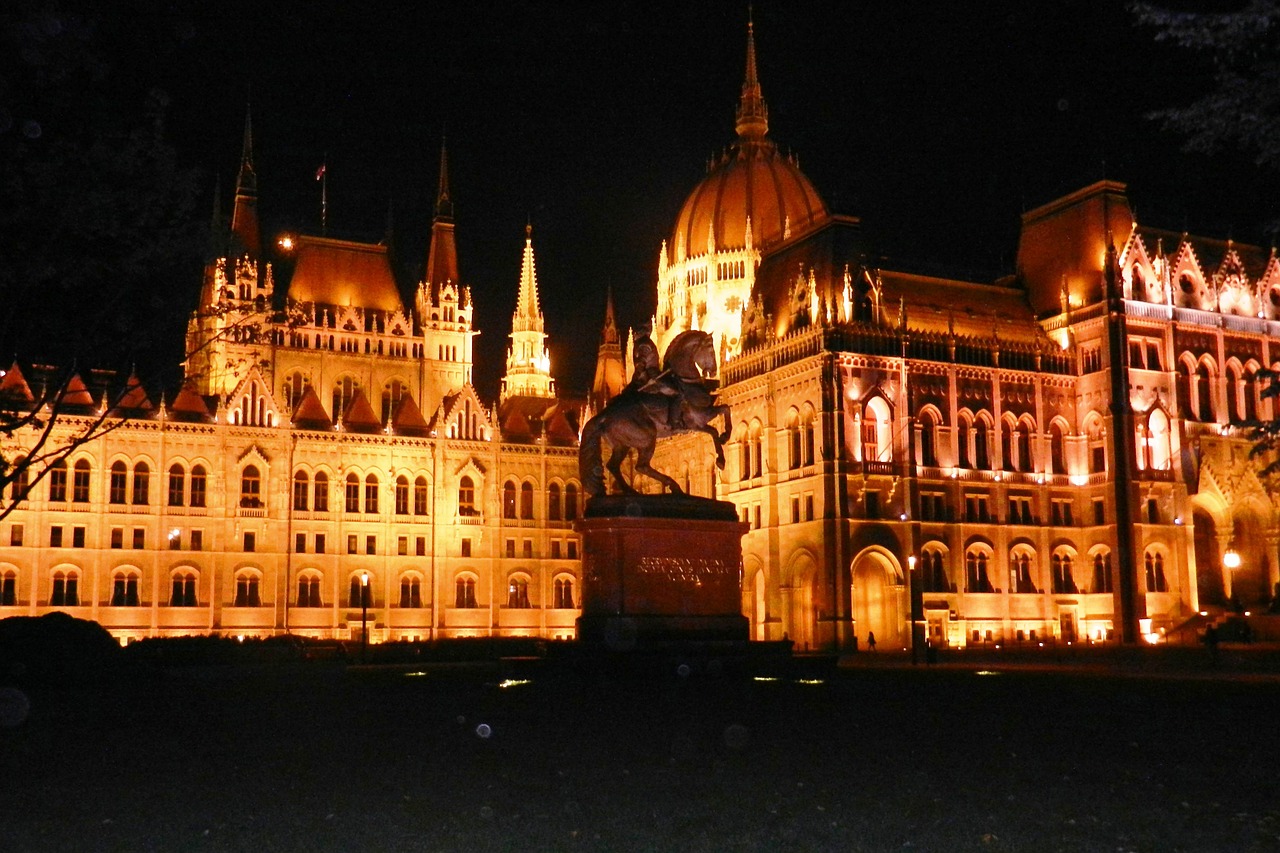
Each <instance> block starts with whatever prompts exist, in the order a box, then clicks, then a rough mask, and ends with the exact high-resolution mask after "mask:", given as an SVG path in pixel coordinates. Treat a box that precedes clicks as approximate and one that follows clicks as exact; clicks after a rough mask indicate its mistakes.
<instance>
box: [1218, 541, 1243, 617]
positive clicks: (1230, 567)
mask: <svg viewBox="0 0 1280 853" xmlns="http://www.w3.org/2000/svg"><path fill="white" fill-rule="evenodd" d="M1222 566H1223V568H1225V569H1227V576H1226V577H1225V578H1223V580H1224V581H1225V582H1226V587H1227V604H1228V605H1232V603H1233V602H1234V601H1235V600H1236V578H1235V570H1236V569H1238V568H1240V552H1239V551H1237V550H1236V549H1235V548H1231V547H1228V548H1227V552H1226V553H1225V554H1223V555H1222Z"/></svg>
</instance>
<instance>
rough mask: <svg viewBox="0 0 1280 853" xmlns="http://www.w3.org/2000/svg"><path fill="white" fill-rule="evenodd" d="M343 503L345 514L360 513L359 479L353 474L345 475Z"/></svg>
mask: <svg viewBox="0 0 1280 853" xmlns="http://www.w3.org/2000/svg"><path fill="white" fill-rule="evenodd" d="M343 503H344V504H345V509H346V511H347V512H350V513H355V512H359V511H360V478H359V477H358V476H356V474H355V473H354V472H352V473H349V474H347V481H346V485H345V489H344V490H343Z"/></svg>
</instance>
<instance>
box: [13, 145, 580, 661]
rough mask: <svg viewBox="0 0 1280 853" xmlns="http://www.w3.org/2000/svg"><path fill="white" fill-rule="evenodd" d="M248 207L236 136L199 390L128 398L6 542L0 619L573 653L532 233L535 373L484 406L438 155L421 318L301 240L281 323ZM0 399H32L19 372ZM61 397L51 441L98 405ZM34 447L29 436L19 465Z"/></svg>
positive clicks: (569, 572)
mask: <svg viewBox="0 0 1280 853" xmlns="http://www.w3.org/2000/svg"><path fill="white" fill-rule="evenodd" d="M256 199H257V186H256V177H255V175H254V170H253V161H252V147H251V141H250V135H249V132H248V129H247V128H246V134H245V147H244V156H243V160H242V164H241V169H240V177H239V181H238V186H237V193H236V199H235V207H234V213H233V216H232V222H231V228H230V235H229V236H230V239H229V249H228V250H227V252H226V253H224V254H223V255H222V256H221V257H218V258H217V259H215V260H213V261H212V262H210V263H209V264H208V266H207V268H206V273H205V281H204V287H203V289H202V291H201V294H200V297H199V305H198V307H197V310H196V311H195V312H194V313H193V315H192V318H191V321H190V325H189V329H188V334H187V354H188V358H187V362H186V368H187V377H188V379H187V385H186V387H185V388H184V390H183V391H182V392H181V393H180V394H177V395H176V396H174V397H172V398H171V399H167V400H164V401H163V402H160V403H153V402H152V400H151V399H150V398H149V397H148V395H147V393H146V391H145V390H144V389H142V388H138V389H136V391H135V392H133V393H131V394H130V395H129V397H128V398H127V399H126V400H123V401H121V403H120V405H119V408H120V409H121V410H124V411H123V412H122V414H125V415H126V416H127V420H125V422H124V423H123V425H121V426H120V427H119V428H117V429H114V430H112V431H110V432H109V433H107V434H106V435H104V436H102V437H101V438H98V439H96V440H93V441H90V442H88V443H86V444H84V445H83V446H82V447H80V448H78V449H77V450H76V451H75V452H74V453H72V454H71V455H70V456H69V457H68V458H67V459H66V462H65V467H63V466H60V467H59V468H57V469H55V470H53V471H51V472H50V474H49V475H48V476H47V477H46V478H45V479H44V480H42V481H41V482H40V483H38V484H36V485H34V486H33V487H32V488H31V491H30V492H29V495H28V498H27V500H26V501H25V502H23V503H22V504H21V505H20V506H19V507H18V508H17V509H16V510H15V511H14V512H12V513H11V514H10V515H9V517H8V518H7V519H6V520H5V523H4V524H3V525H0V528H3V529H2V530H0V536H2V537H3V539H2V540H0V541H2V543H3V546H2V547H0V594H2V595H0V616H9V615H35V614H39V613H43V612H46V611H48V610H50V609H59V610H65V611H66V612H68V613H71V614H73V615H75V616H80V617H84V618H89V619H94V620H96V621H98V622H100V623H102V624H103V625H104V626H106V628H107V629H108V630H110V631H111V633H112V634H113V635H115V636H117V637H118V638H120V639H121V640H128V639H131V638H140V637H150V636H165V635H177V634H191V633H223V634H230V635H251V636H263V635H269V634H274V633H281V632H285V631H289V632H292V633H295V634H301V635H304V636H313V637H323V638H337V639H349V638H354V637H357V636H359V634H360V631H361V629H362V627H367V630H368V636H369V638H370V640H372V641H374V642H380V641H387V640H400V639H419V640H423V639H430V638H436V637H456V636H480V635H484V636H489V635H496V636H519V635H537V636H544V637H571V636H573V634H574V630H575V628H574V620H575V619H576V617H577V614H578V611H577V610H576V609H575V608H576V605H577V603H578V593H579V592H580V580H579V564H580V560H579V556H578V540H577V537H576V535H575V533H574V531H573V529H572V522H573V519H574V518H575V517H576V516H577V515H578V513H579V510H580V508H581V507H580V503H579V501H580V498H579V495H580V491H579V484H578V481H577V452H576V449H575V447H574V444H575V441H576V426H575V424H576V421H577V413H576V411H575V410H573V408H572V407H567V406H565V405H564V404H563V403H562V402H561V401H559V400H556V399H555V398H554V396H553V391H554V386H553V384H552V381H551V377H550V365H549V363H548V360H547V356H546V351H545V348H542V340H543V338H544V337H545V336H544V335H542V334H541V330H542V316H541V314H540V313H538V307H537V283H536V279H535V277H534V257H533V246H532V240H531V238H530V237H527V238H526V241H525V246H524V256H523V268H522V273H521V277H520V284H519V301H518V305H517V308H516V312H515V315H514V320H513V333H512V339H513V353H515V352H517V351H518V352H521V353H526V352H532V353H534V355H535V356H536V357H534V358H524V357H520V358H517V357H515V355H513V357H512V359H511V360H509V370H508V374H507V376H506V378H504V380H503V399H502V402H501V404H500V405H499V406H498V407H496V408H491V407H489V406H487V405H486V404H485V403H484V402H483V401H482V400H481V399H479V398H478V397H477V395H476V392H475V389H474V388H473V387H472V386H471V373H472V338H473V336H474V334H475V331H474V329H473V328H472V317H473V314H472V303H471V294H470V289H469V288H467V287H463V286H461V285H460V284H459V281H458V274H457V257H456V248H455V243H454V235H453V229H454V224H453V219H452V202H451V199H450V194H449V185H448V178H447V164H446V162H445V159H444V156H443V152H442V157H441V176H440V187H439V192H438V196H437V202H436V215H435V219H434V221H433V225H432V233H431V248H430V251H429V255H428V258H427V264H426V272H425V274H424V276H423V278H422V280H421V282H420V283H418V285H417V288H416V292H415V296H414V302H413V307H412V309H409V308H406V306H405V305H404V304H403V303H402V300H401V296H400V291H399V288H398V287H397V284H396V281H395V279H394V277H393V275H392V272H391V265H390V263H389V261H388V255H387V249H386V247H385V246H384V245H370V244H363V243H355V242H350V241H345V240H336V239H329V238H321V237H308V236H300V237H296V238H292V239H291V242H290V248H289V251H290V253H291V260H292V262H293V274H292V277H291V279H290V281H289V285H288V294H287V297H288V298H287V305H288V308H287V309H286V311H285V312H284V314H283V315H281V313H280V312H279V311H278V310H277V309H273V308H272V306H273V303H276V304H277V308H278V301H277V300H276V293H275V286H276V285H275V278H274V272H273V268H272V265H271V264H270V263H268V262H267V261H266V259H265V256H264V255H263V254H262V252H261V249H260V243H259V235H258V222H257V215H256ZM33 379H34V377H33ZM4 386H5V387H6V388H7V389H9V390H10V391H11V392H12V393H16V394H18V395H20V396H26V397H27V398H28V399H30V397H31V395H30V385H29V383H28V382H27V380H26V378H24V376H23V374H22V371H21V370H20V369H17V367H16V366H15V368H14V369H12V370H10V371H8V373H7V374H6V376H5V377H4ZM530 401H532V403H533V405H527V403H529V402H530ZM71 402H72V403H74V404H77V405H78V406H79V408H78V409H77V408H76V407H75V405H73V406H72V407H71V408H69V409H68V414H67V416H66V417H64V418H60V420H59V425H58V427H57V430H58V432H59V433H60V435H59V436H57V437H60V438H61V437H66V436H69V435H70V434H71V433H72V432H73V431H74V430H75V429H76V428H77V426H78V425H79V424H81V423H83V422H84V421H85V418H87V417H90V416H92V415H93V413H94V412H95V411H97V410H98V409H97V406H98V405H100V396H99V395H96V394H90V393H89V392H88V390H87V389H86V390H85V393H84V394H83V399H76V400H72V401H71ZM34 441H35V436H34V435H31V434H28V435H22V434H19V435H18V436H16V437H15V446H14V448H12V449H13V450H15V451H16V453H15V455H18V456H20V455H22V453H23V452H26V451H29V449H30V446H31V445H32V444H33V443H34ZM24 442H25V443H24ZM14 488H15V489H21V488H22V484H15V487H14ZM5 497H6V498H11V497H12V494H10V495H6V496H5ZM366 617H367V621H363V620H364V619H365V618H366Z"/></svg>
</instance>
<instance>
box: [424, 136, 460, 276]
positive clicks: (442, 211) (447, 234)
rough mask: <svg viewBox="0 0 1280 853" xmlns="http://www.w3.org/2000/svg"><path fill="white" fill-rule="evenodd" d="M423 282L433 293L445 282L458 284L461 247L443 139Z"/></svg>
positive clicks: (447, 158)
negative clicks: (454, 226)
mask: <svg viewBox="0 0 1280 853" xmlns="http://www.w3.org/2000/svg"><path fill="white" fill-rule="evenodd" d="M423 280H424V281H425V282H426V283H427V286H428V288H429V289H430V290H431V291H432V292H435V290H436V289H438V288H439V287H440V285H442V284H444V283H445V282H449V281H451V282H453V283H454V284H457V283H458V246H457V244H456V243H455V242H454V238H453V201H452V199H450V197H449V157H448V153H447V149H446V148H445V143H444V140H443V139H442V140H440V186H439V189H438V191H437V193H436V215H435V218H434V219H432V220H431V247H430V248H429V249H428V250H427V270H426V274H425V275H424V276H423Z"/></svg>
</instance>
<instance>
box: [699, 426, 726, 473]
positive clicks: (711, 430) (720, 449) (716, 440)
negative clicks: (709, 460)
mask: <svg viewBox="0 0 1280 853" xmlns="http://www.w3.org/2000/svg"><path fill="white" fill-rule="evenodd" d="M698 429H699V430H700V431H701V432H705V433H706V434H707V435H709V436H711V443H712V444H713V445H715V448H716V467H717V468H724V441H723V440H722V439H721V438H720V433H719V432H718V431H717V430H716V428H715V427H713V426H711V425H710V424H704V425H703V426H701V427H699V428H698Z"/></svg>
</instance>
